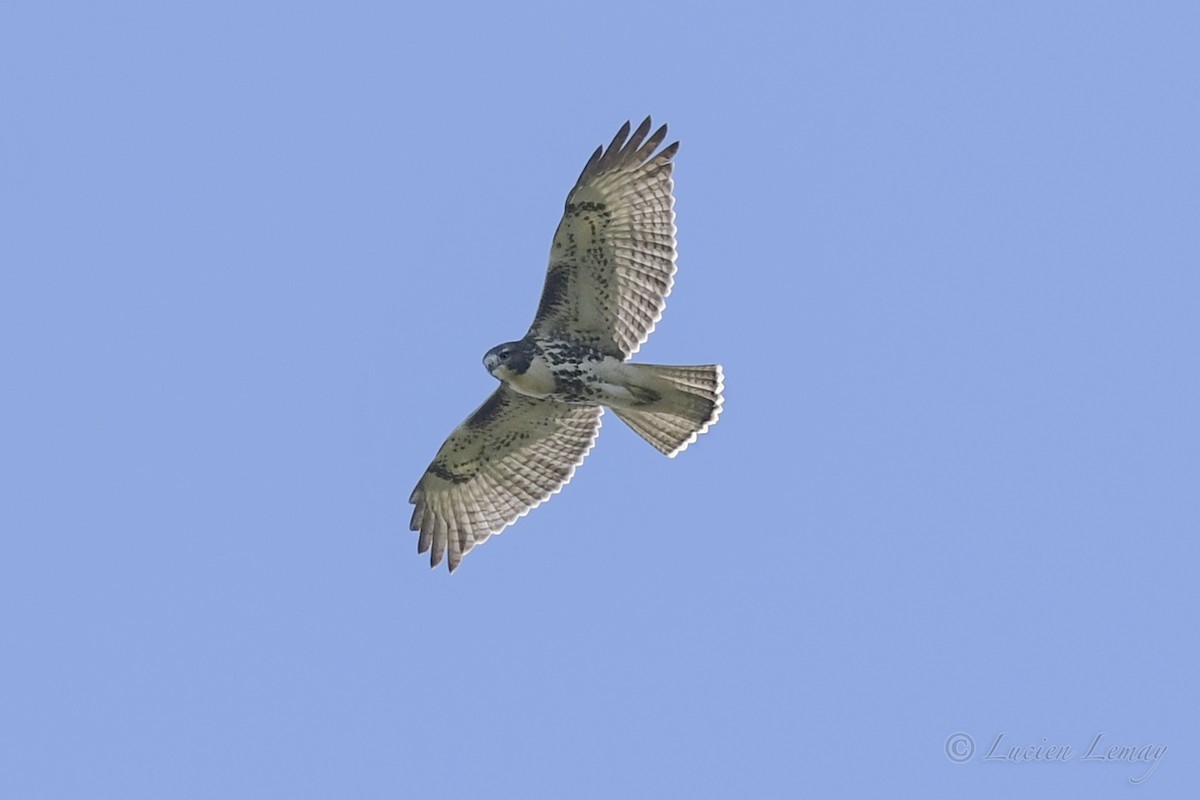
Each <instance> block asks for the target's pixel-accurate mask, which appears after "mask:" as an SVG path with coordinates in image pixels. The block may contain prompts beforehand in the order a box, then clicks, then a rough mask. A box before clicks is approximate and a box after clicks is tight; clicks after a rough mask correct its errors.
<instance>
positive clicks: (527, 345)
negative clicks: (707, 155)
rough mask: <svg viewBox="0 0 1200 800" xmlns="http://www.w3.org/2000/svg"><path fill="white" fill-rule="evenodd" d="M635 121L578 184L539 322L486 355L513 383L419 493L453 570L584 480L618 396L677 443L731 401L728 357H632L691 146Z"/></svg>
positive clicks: (631, 412) (654, 435) (422, 512)
mask: <svg viewBox="0 0 1200 800" xmlns="http://www.w3.org/2000/svg"><path fill="white" fill-rule="evenodd" d="M629 129H630V125H629V123H628V122H626V123H625V125H623V126H622V127H621V130H619V131H618V132H617V135H616V136H615V137H614V138H613V140H612V143H611V144H609V146H608V147H607V148H605V147H599V148H597V149H596V152H594V153H593V154H592V157H591V158H590V159H589V160H588V162H587V164H586V165H585V166H584V168H583V172H582V173H581V174H580V176H579V180H578V181H576V183H575V188H573V189H572V190H571V192H570V194H568V195H567V203H566V209H565V210H564V212H563V218H562V221H561V222H559V224H558V230H557V231H556V232H555V234H554V242H553V244H551V246H550V268H549V270H548V271H547V273H546V283H545V286H544V287H543V289H542V299H541V303H539V305H538V309H537V313H536V314H535V315H534V318H533V324H532V325H531V326H530V327H529V332H528V333H526V334H525V336H524V338H522V339H519V340H517V341H515V342H507V343H505V344H501V345H497V346H495V347H493V348H492V349H491V350H488V351H487V354H486V355H484V357H483V365H484V367H486V368H487V371H488V372H489V373H491V375H492V376H493V377H495V378H497V379H498V380H499V381H500V386H499V387H498V388H497V389H496V390H495V391H494V392H492V395H491V397H489V398H488V399H487V400H486V401H484V403H483V405H481V406H480V407H479V408H477V409H476V410H475V412H474V413H472V414H471V416H469V417H467V419H466V421H464V422H463V423H462V424H461V425H459V426H458V427H457V428H455V429H454V432H453V433H451V434H450V437H449V438H448V439H446V442H445V443H444V444H443V445H442V448H441V449H440V450H439V451H438V453H437V456H436V457H434V459H433V463H431V464H430V465H429V469H428V470H426V471H425V474H424V475H423V476H422V477H421V480H420V482H418V483H417V487H416V488H415V489H414V490H413V493H412V496H411V497H410V498H409V502H410V503H412V504H413V505H414V506H415V508H414V509H413V515H412V522H411V524H410V527H411V528H412V530H414V531H418V532H419V534H420V537H419V539H418V542H417V552H418V553H425V552H429V553H430V565H431V566H432V567H435V568H436V567H437V566H438V564H440V563H441V562H442V559H443V558H444V557H446V556H447V555H448V556H449V564H450V571H451V572H453V571H454V570H455V569H456V568H457V567H458V565H459V563H460V562H461V561H462V559H463V556H465V555H466V554H467V553H468V552H470V550H471V548H473V547H474V546H475V545H477V544H480V543H482V542H484V541H486V540H487V538H488V537H489V536H491V535H492V534H494V533H499V532H500V531H502V530H504V529H505V528H506V527H508V526H509V525H511V524H512V523H513V522H515V521H516V520H517V519H518V518H520V517H522V516H524V515H525V514H526V513H527V512H528V511H530V509H533V508H535V507H536V506H538V505H539V504H540V503H542V502H543V501H545V500H547V499H548V498H549V497H550V496H551V495H553V494H554V493H555V492H557V491H558V490H559V489H561V488H562V487H563V486H564V485H565V484H566V483H567V481H569V480H571V476H572V475H574V474H575V468H576V467H578V466H579V464H580V463H582V462H583V459H584V457H585V456H586V455H587V454H588V452H589V451H590V450H591V449H592V445H593V443H594V442H595V441H596V436H597V435H598V434H599V432H600V416H601V414H603V413H604V408H605V407H606V406H607V407H608V408H611V409H612V410H613V413H615V414H616V415H617V416H618V417H619V418H620V419H621V420H623V421H624V422H625V423H626V424H627V425H629V427H631V428H633V430H634V431H636V432H637V433H638V435H640V436H641V437H642V438H643V439H645V440H646V441H647V442H649V443H650V444H652V445H653V446H654V447H656V448H657V449H658V450H660V451H661V452H663V453H665V454H666V455H667V456H669V457H674V456H675V455H677V454H678V453H680V452H682V451H683V450H684V448H686V447H687V446H688V445H689V444H691V443H692V442H694V441H695V440H696V437H697V436H699V435H700V434H701V433H704V432H705V431H706V430H708V428H709V426H710V425H712V424H713V423H714V422H716V421H717V416H718V415H719V414H720V413H721V403H722V397H721V391H722V389H723V386H724V384H723V377H722V373H721V367H720V366H719V365H717V364H709V365H705V366H696V367H671V366H660V365H654V364H633V363H630V362H629V361H628V359H629V358H630V357H631V356H632V355H633V354H634V353H636V352H637V350H638V348H639V347H641V345H642V343H643V342H645V341H646V338H647V337H648V336H649V335H650V332H651V331H653V330H654V325H655V323H657V322H658V320H659V319H660V318H661V317H662V312H663V308H664V307H665V306H666V297H667V295H668V294H669V293H670V291H671V284H672V283H673V281H674V275H675V212H674V210H673V206H674V205H675V198H674V196H673V195H672V190H673V188H674V184H673V181H672V179H671V171H672V169H673V168H674V162H673V161H672V159H673V158H674V156H675V153H676V152H677V151H678V150H679V142H675V143H674V144H671V145H668V146H667V147H663V148H662V149H661V150H659V146H660V145H661V144H662V143H663V140H664V139H665V138H666V135H667V126H666V125H663V126H662V127H660V128H659V129H658V130H656V131H655V132H654V133H653V134H652V135H650V136H649V137H647V134H649V133H650V118H649V117H647V118H646V120H645V121H644V122H642V124H641V125H639V126H638V128H637V130H635V131H634V132H633V135H632V136H631V135H630V133H629ZM655 151H657V152H655Z"/></svg>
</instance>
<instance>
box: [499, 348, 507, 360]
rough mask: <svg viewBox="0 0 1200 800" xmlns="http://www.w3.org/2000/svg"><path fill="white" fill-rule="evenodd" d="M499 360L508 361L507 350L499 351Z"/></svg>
mask: <svg viewBox="0 0 1200 800" xmlns="http://www.w3.org/2000/svg"><path fill="white" fill-rule="evenodd" d="M500 360H501V361H507V360H508V351H507V350H501V351H500Z"/></svg>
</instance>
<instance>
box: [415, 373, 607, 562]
mask: <svg viewBox="0 0 1200 800" xmlns="http://www.w3.org/2000/svg"><path fill="white" fill-rule="evenodd" d="M603 411H604V409H603V408H601V407H600V406H578V405H567V404H566V403H559V402H556V401H554V400H538V399H535V398H532V397H527V396H525V395H523V394H518V393H517V392H514V391H513V390H512V389H509V388H508V387H507V386H505V385H501V386H500V388H498V389H497V390H496V391H495V392H493V393H492V396H491V397H489V398H488V399H487V402H485V403H484V404H483V405H481V406H480V407H479V408H477V409H476V410H475V412H474V413H473V414H471V416H469V417H467V419H466V421H465V422H463V423H462V424H461V425H459V426H458V427H457V428H455V429H454V432H453V433H451V434H450V437H449V438H448V439H446V442H445V444H443V445H442V449H441V450H439V451H438V454H437V456H436V457H435V458H434V459H433V463H432V464H430V465H429V469H428V470H426V471H425V474H424V475H423V476H422V477H421V480H420V482H418V483H417V488H415V489H413V493H412V496H411V497H410V498H409V502H410V503H413V504H414V505H415V506H416V508H415V509H413V516H412V522H411V523H410V525H409V527H410V528H412V530H414V531H420V538H419V540H418V542H417V552H418V553H424V552H425V551H426V550H429V549H431V548H432V551H433V552H432V553H431V554H430V557H429V560H430V565H431V566H433V567H436V566H437V565H438V564H440V563H441V562H442V557H443V556H445V555H446V553H447V552H449V554H450V571H451V572H453V571H454V569H455V568H456V567H457V566H458V564H459V562H460V561H462V558H463V556H465V555H466V554H467V553H468V552H469V551H470V549H471V548H472V547H474V546H475V545H477V544H480V543H482V542H483V541H485V540H486V539H487V538H488V537H489V536H491V535H492V534H493V533H499V532H500V531H502V530H504V529H505V528H506V527H508V526H509V525H511V524H512V523H513V522H515V521H516V520H517V519H518V518H519V517H521V516H522V515H524V514H525V513H526V512H528V511H529V510H530V509H532V508H534V507H536V506H537V505H538V504H539V503H541V502H542V501H544V500H546V499H548V498H549V497H550V495H552V494H554V493H555V492H557V491H558V490H559V489H561V488H562V487H563V485H564V484H566V482H567V481H569V480H571V476H572V475H574V474H575V468H576V467H577V466H579V464H580V463H582V462H583V458H584V456H586V455H587V454H588V451H589V450H591V449H592V443H593V442H595V440H596V436H597V434H598V433H599V432H600V415H601V414H602V413H603Z"/></svg>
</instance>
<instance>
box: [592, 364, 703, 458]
mask: <svg viewBox="0 0 1200 800" xmlns="http://www.w3.org/2000/svg"><path fill="white" fill-rule="evenodd" d="M627 366H630V367H635V368H637V370H638V374H639V377H640V378H643V379H644V381H645V384H646V388H648V389H652V390H653V391H654V392H655V393H656V394H657V395H658V397H659V399H658V400H657V401H655V402H653V403H647V404H646V405H645V406H643V407H624V408H616V407H614V408H613V412H614V413H615V414H616V415H617V416H618V417H620V418H621V419H622V420H624V422H625V424H626V425H628V426H629V427H631V428H633V430H634V431H635V432H636V433H637V434H638V435H639V436H641V437H642V438H643V439H645V440H646V441H647V442H649V443H650V444H652V445H653V446H654V447H655V448H657V449H658V450H659V451H661V452H663V453H665V454H666V455H667V456H669V457H671V458H674V457H675V456H676V455H678V454H679V453H682V452H683V451H684V450H685V449H687V446H688V445H689V444H691V443H692V442H694V441H696V437H697V436H699V435H700V434H702V433H704V432H705V431H706V430H708V429H709V427H711V426H712V425H713V424H714V423H715V422H716V421H717V417H719V416H720V415H721V404H722V403H723V402H724V398H723V397H722V396H721V392H722V390H723V389H724V387H725V377H724V374H723V373H722V371H721V367H720V365H719V364H709V365H706V366H701V367H666V366H659V365H656V364H629V365H627Z"/></svg>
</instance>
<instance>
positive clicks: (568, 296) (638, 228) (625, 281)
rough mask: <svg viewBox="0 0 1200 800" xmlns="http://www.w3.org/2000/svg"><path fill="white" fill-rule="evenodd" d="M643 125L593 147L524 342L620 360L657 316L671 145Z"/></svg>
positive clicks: (671, 244)
mask: <svg viewBox="0 0 1200 800" xmlns="http://www.w3.org/2000/svg"><path fill="white" fill-rule="evenodd" d="M649 132H650V118H649V117H647V118H646V120H645V122H643V123H642V124H641V125H639V126H638V129H637V130H636V131H634V132H633V135H632V136H630V135H629V123H628V122H627V123H625V125H624V126H623V127H622V128H621V130H620V131H618V132H617V135H616V137H615V138H614V139H613V140H612V143H611V144H609V146H608V149H607V150H606V149H605V148H603V147H600V148H598V149H597V150H596V152H595V153H593V154H592V157H591V159H590V160H589V161H588V163H587V165H586V166H585V167H584V168H583V172H582V174H580V176H579V180H578V181H577V182H576V184H575V188H574V189H572V190H571V193H570V194H568V195H567V204H566V209H565V211H564V212H563V218H562V221H561V222H560V223H559V224H558V230H557V231H555V233H554V243H553V244H552V245H551V247H550V268H549V270H548V271H547V273H546V284H545V286H544V288H543V289H542V301H541V303H540V304H539V305H538V310H537V314H536V315H535V317H534V320H533V325H532V326H531V327H530V333H532V334H534V335H536V336H541V337H549V338H553V337H554V336H555V335H556V334H557V335H558V336H560V337H561V336H562V335H564V334H566V336H567V338H570V339H573V340H575V341H582V342H586V343H588V344H590V345H592V346H593V347H596V349H598V350H601V351H603V352H606V353H609V354H611V355H614V356H618V357H622V358H628V357H629V356H631V355H633V354H634V353H636V352H637V349H638V348H639V347H641V345H642V342H644V341H646V337H647V336H649V335H650V332H651V331H652V330H654V325H655V323H657V322H658V320H659V319H660V318H661V317H662V312H663V308H664V307H666V304H667V303H666V298H667V295H668V294H669V293H670V291H671V283H672V282H673V280H674V277H673V276H674V274H675V212H674V210H673V207H674V205H675V198H674V197H673V196H672V194H671V192H672V189H673V187H674V184H673V181H672V179H671V170H672V168H673V167H674V163H673V162H672V160H671V159H672V158H673V157H674V156H675V153H676V151H677V150H678V149H679V142H675V143H674V144H671V145H668V146H667V147H664V148H663V149H662V150H660V151H659V152H658V153H657V154H655V152H654V151H655V150H656V149H658V147H659V145H661V144H662V143H663V140H664V139H665V138H666V135H667V126H666V125H663V126H662V127H661V128H659V129H658V130H657V131H655V132H654V135H652V136H650V138H648V139H647V138H646V134H647V133H649Z"/></svg>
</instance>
